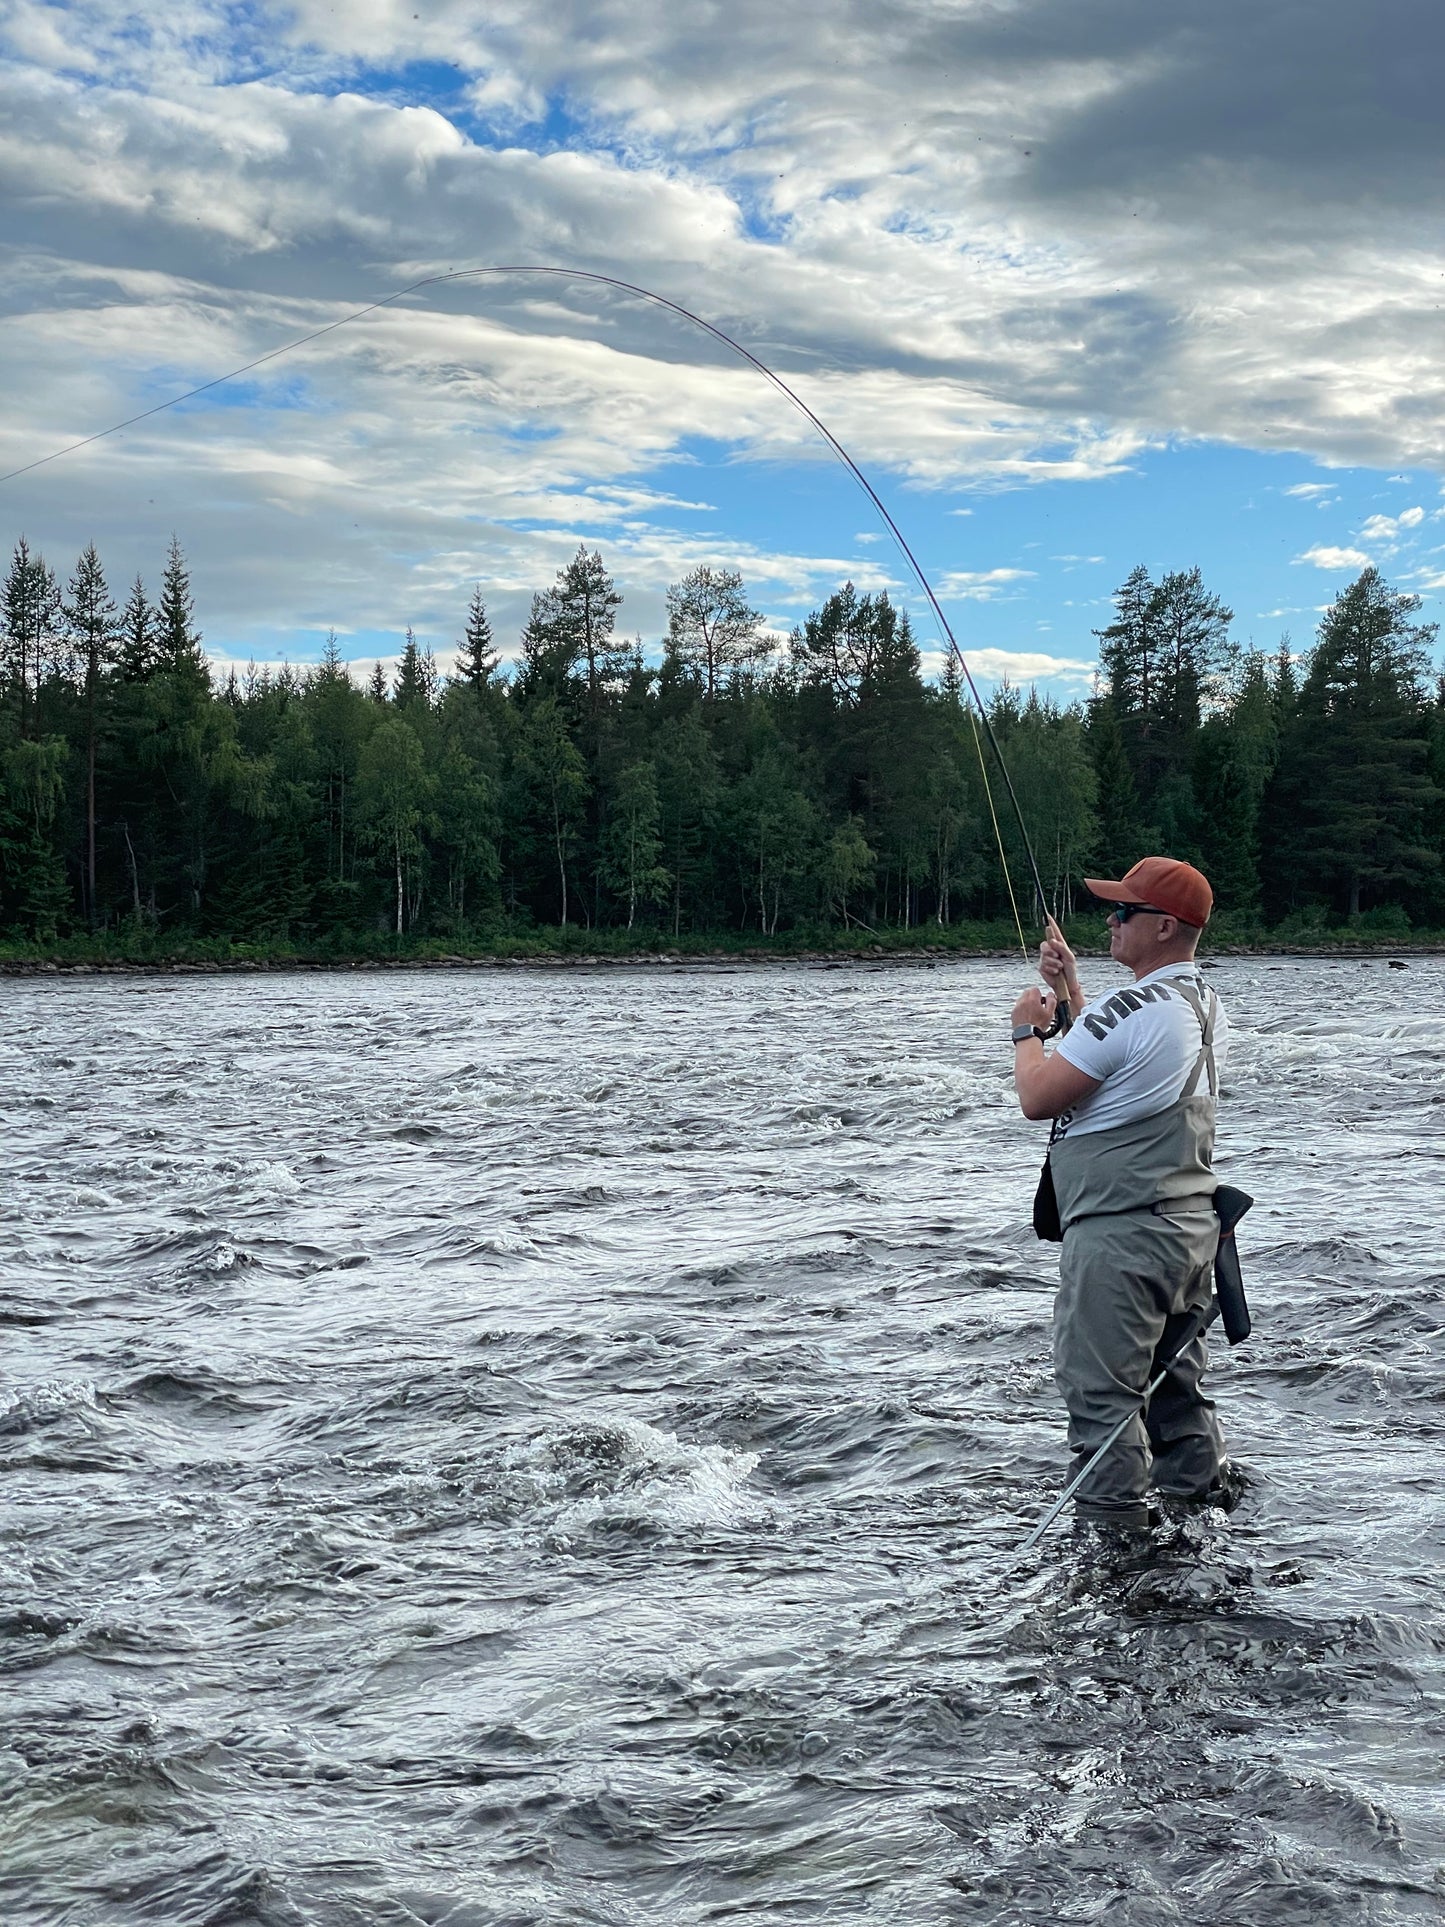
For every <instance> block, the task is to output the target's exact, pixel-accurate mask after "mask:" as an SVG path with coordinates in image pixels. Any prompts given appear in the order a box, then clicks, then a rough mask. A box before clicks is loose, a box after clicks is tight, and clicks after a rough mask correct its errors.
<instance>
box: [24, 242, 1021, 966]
mask: <svg viewBox="0 0 1445 1927" xmlns="http://www.w3.org/2000/svg"><path fill="white" fill-rule="evenodd" d="M502 274H506V275H553V276H559V277H561V278H563V279H567V280H573V281H588V282H592V283H593V284H594V285H596V286H599V287H604V288H616V289H617V290H619V292H621V293H623V294H630V295H635V296H636V297H637V298H638V299H639V300H642V301H651V302H653V303H654V304H655V305H656V306H657V307H659V308H666V309H668V310H669V311H670V312H671V313H672V314H675V315H679V316H681V318H682V319H683V320H684V321H690V322H691V323H692V324H693V326H694V327H697V328H701V329H702V330H703V332H704V333H705V334H709V335H711V336H712V338H713V339H714V341H720V342H721V343H722V344H723V346H724V347H725V348H730V349H731V350H732V352H733V353H734V354H736V355H740V356H741V357H742V359H743V360H744V361H746V362H747V363H749V365H750V366H752V367H753V368H756V369H757V371H758V373H759V374H760V375H763V376H765V377H766V378H767V380H768V381H770V382H771V383H772V385H773V386H774V388H776V389H777V390H778V392H779V393H780V394H782V395H784V396H785V397H786V398H787V400H788V401H790V402H791V403H792V404H793V406H794V407H795V408H796V409H797V410H798V411H799V412H800V413H801V414H803V415H805V416H806V417H807V419H808V421H809V422H811V423H812V425H813V427H814V428H815V429H816V430H817V431H818V433H819V434H820V435H821V436H822V437H823V440H824V441H825V442H826V443H827V444H828V446H829V448H830V449H831V450H832V451H833V453H834V455H835V456H836V457H837V458H838V460H839V461H840V462H841V463H842V464H843V466H844V467H845V468H846V469H847V470H848V473H849V474H850V475H851V476H852V477H853V480H854V481H855V482H856V483H857V484H858V486H859V488H861V489H862V491H863V493H864V494H865V495H866V496H867V497H868V500H869V501H870V502H871V503H872V505H873V507H874V509H875V511H876V512H877V514H878V515H879V517H880V518H881V519H882V521H883V524H884V527H885V528H886V529H887V530H888V533H889V534H890V535H891V536H892V538H893V541H894V542H895V544H896V545H897V548H898V551H899V553H900V555H901V556H902V557H903V560H904V561H905V563H906V564H907V566H908V568H909V570H910V572H911V574H912V575H913V578H914V580H915V581H916V582H917V584H918V586H919V588H920V589H921V590H922V591H923V594H924V596H925V598H926V599H927V601H928V605H929V607H930V608H931V609H932V611H933V614H934V618H935V620H936V621H937V623H938V626H939V628H940V630H941V631H942V633H943V635H944V637H945V638H946V640H947V643H948V647H949V651H950V653H951V654H952V656H953V658H954V660H955V661H956V662H957V664H958V666H959V669H960V671H961V672H962V674H963V678H964V680H965V682H966V683H967V684H968V690H969V694H970V695H971V696H972V698H973V702H974V707H975V709H976V711H977V715H978V720H979V721H980V722H982V724H983V728H984V734H985V735H986V736H987V738H988V743H989V747H990V749H992V751H993V753H994V759H995V761H996V762H997V764H998V769H999V774H1000V775H1001V776H1002V777H1003V781H1004V787H1005V789H1006V790H1007V791H1008V798H1009V802H1010V803H1011V804H1012V805H1013V813H1014V816H1015V818H1016V819H1017V822H1018V826H1019V835H1020V836H1021V837H1022V839H1023V846H1024V855H1025V857H1026V858H1027V861H1028V866H1029V874H1030V876H1031V878H1032V881H1033V886H1034V893H1035V895H1036V897H1037V898H1038V905H1039V914H1040V916H1041V917H1043V919H1044V920H1045V922H1046V923H1047V921H1048V919H1049V916H1050V909H1049V900H1048V898H1047V896H1046V895H1045V893H1044V885H1043V878H1042V876H1041V875H1040V873H1039V865H1038V859H1037V857H1036V856H1035V855H1034V846H1033V842H1032V840H1031V839H1030V836H1029V832H1028V825H1027V824H1026V823H1025V822H1024V814H1023V810H1022V809H1021V808H1020V807H1019V799H1018V795H1017V793H1016V791H1015V789H1014V786H1013V779H1012V777H1011V776H1010V775H1009V771H1008V764H1007V763H1006V762H1005V761H1004V758H1003V751H1002V750H1001V749H1000V748H999V743H998V738H997V736H996V735H995V734H994V728H993V724H992V723H991V722H990V720H989V715H988V711H987V709H986V708H985V707H984V702H983V698H982V696H981V695H980V694H979V691H978V685H977V683H975V681H974V679H973V672H972V670H971V669H970V668H969V666H968V661H967V659H966V658H965V656H964V653H963V651H962V650H961V649H960V648H959V646H958V641H957V639H956V637H955V636H954V633H953V630H952V628H951V627H950V626H949V621H948V618H947V616H945V615H944V613H943V610H942V608H941V606H940V604H939V601H938V597H937V596H936V595H935V594H934V592H933V585H932V584H931V583H930V582H929V580H928V577H927V576H926V575H925V574H924V573H923V570H922V568H921V567H920V565H919V562H918V559H917V557H916V556H915V555H914V553H913V551H912V549H911V548H910V547H909V546H908V543H907V541H906V540H905V539H904V535H903V531H902V530H901V529H900V528H899V526H898V524H897V523H896V522H895V521H894V519H893V517H892V516H891V515H890V514H889V512H888V509H887V506H886V505H885V503H884V501H883V498H882V497H881V496H880V495H879V493H878V491H877V490H876V489H875V488H874V486H873V484H872V483H871V482H870V481H869V480H868V477H867V476H866V475H865V474H864V473H863V471H862V469H861V468H859V466H858V464H857V463H856V462H855V461H854V459H853V457H852V456H851V455H850V454H849V453H848V451H847V449H846V448H844V446H843V444H842V443H841V442H840V441H839V440H838V437H837V436H836V435H835V434H834V433H833V431H832V430H831V429H830V428H829V427H828V425H827V424H826V423H825V422H824V421H822V420H820V418H819V417H818V416H817V415H815V414H814V412H813V410H812V409H811V408H810V407H809V406H808V404H807V403H806V402H805V401H804V400H803V398H802V396H801V395H799V394H798V393H797V392H796V391H795V390H794V389H792V388H790V387H789V385H788V383H787V382H785V381H784V380H783V378H782V376H781V375H779V374H777V373H775V371H774V370H773V369H771V368H770V367H769V366H768V364H767V363H766V362H765V361H764V360H762V358H761V357H760V356H758V355H755V354H754V353H753V352H752V350H751V349H750V348H745V347H744V346H743V344H742V343H741V342H740V341H735V340H734V339H733V337H732V336H731V335H730V334H728V333H726V331H725V330H724V329H722V328H719V327H718V326H717V325H716V324H715V323H713V322H711V321H708V320H706V319H705V318H704V317H703V316H702V315H700V314H695V313H694V312H693V310H692V309H691V308H685V307H684V306H683V305H682V303H681V302H680V301H672V300H670V299H669V298H668V297H667V296H666V295H664V294H657V293H655V292H654V291H653V290H652V289H651V288H643V287H639V286H638V285H637V284H636V282H633V281H623V280H620V279H619V278H618V277H617V276H616V275H611V274H599V273H597V272H595V270H593V269H590V268H555V267H513V266H506V265H499V266H489V267H480V268H456V269H453V270H451V271H450V272H449V273H446V274H428V275H423V276H422V278H421V279H420V280H419V281H411V282H408V284H407V285H406V286H405V287H404V288H397V289H396V290H395V291H394V292H393V293H391V294H388V295H383V296H382V298H381V299H380V300H378V301H370V302H368V303H367V304H366V306H365V307H362V308H356V309H354V310H353V311H352V312H351V313H350V314H345V315H341V316H340V317H339V318H338V319H337V320H335V321H329V322H327V324H326V326H325V327H324V328H314V329H312V331H311V332H310V333H309V334H305V335H299V336H298V337H297V338H296V339H295V340H294V341H288V342H285V343H283V344H282V345H281V346H280V347H279V348H272V349H270V350H268V352H267V353H266V354H264V355H257V356H256V357H255V359H254V360H252V361H248V362H244V363H243V364H242V365H241V366H240V367H239V368H232V369H230V370H229V371H228V372H227V373H226V374H224V375H216V376H214V377H213V378H212V379H211V380H210V381H203V382H201V383H200V385H199V386H198V387H195V388H188V389H187V390H186V392H185V393H184V394H182V395H174V396H172V397H171V399H170V400H169V401H163V402H157V403H156V404H155V406H154V407H153V408H144V409H142V410H141V412H140V413H139V414H137V415H128V416H127V417H126V419H125V420H124V421H119V422H115V423H113V424H112V425H111V426H110V427H109V428H102V429H99V430H98V431H97V432H96V433H95V434H93V435H84V436H82V437H81V438H80V440H79V441H75V442H70V443H68V444H67V445H66V446H65V447H64V448H57V449H55V450H54V451H53V452H52V453H51V454H49V455H42V456H40V457H38V458H37V459H36V460H35V461H33V462H26V463H25V464H24V465H23V466H22V467H20V468H13V469H11V470H10V471H9V472H8V473H7V474H4V475H0V484H3V483H5V482H13V481H15V480H17V479H18V478H19V477H20V476H22V475H31V474H33V473H34V472H35V470H36V469H38V468H45V467H46V466H47V465H48V464H49V463H51V462H58V461H59V460H60V459H61V457H62V456H65V455H73V454H75V453H76V452H77V451H78V450H80V449H82V448H90V447H91V446H93V444H94V443H96V442H102V441H105V440H106V439H107V438H108V437H109V436H111V435H118V434H120V433H121V431H122V430H123V429H127V428H134V427H135V426H136V424H137V423H138V422H143V421H149V420H150V419H151V418H152V417H153V416H155V415H163V414H164V413H165V412H166V411H167V410H168V409H171V408H176V407H179V405H180V404H181V403H182V402H186V401H194V400H195V398H196V397H197V396H198V395H206V394H209V393H210V392H211V390H212V389H215V388H220V387H222V386H223V385H224V384H225V383H226V382H228V381H235V380H237V379H238V378H239V377H240V376H242V375H249V374H251V373H252V372H253V371H254V370H255V369H257V368H264V367H265V366H266V365H267V363H268V362H272V361H279V360H280V359H281V357H282V356H283V355H289V354H293V353H295V351H296V350H297V349H298V348H306V347H309V346H310V344H311V343H312V342H314V341H320V340H322V339H323V338H324V337H325V336H326V335H330V334H335V333H336V331H337V329H338V328H347V327H350V326H351V324H352V323H353V322H355V321H363V320H365V319H366V317H367V316H368V315H373V314H376V313H378V312H379V311H380V310H381V309H383V308H389V307H392V306H393V305H394V304H395V303H396V302H398V301H402V300H405V298H406V297H407V295H409V294H416V293H418V292H420V290H421V289H423V288H435V287H441V286H442V285H443V284H445V283H446V282H450V281H472V280H479V279H480V278H481V277H482V276H483V275H502ZM975 741H977V725H975ZM979 762H980V765H982V762H983V754H982V751H980V752H979ZM984 789H985V793H986V794H988V801H989V812H990V814H991V815H993V817H994V828H995V831H996V832H997V830H998V818H997V815H996V813H995V812H994V808H993V797H992V793H991V792H990V791H989V784H988V771H987V769H985V770H984ZM999 858H1000V861H1001V862H1002V863H1003V868H1004V877H1005V879H1006V880H1009V871H1008V862H1007V859H1006V858H1005V856H1004V850H1003V838H1002V835H1001V834H1000V835H999ZM1009 900H1010V902H1011V903H1014V920H1015V922H1016V923H1018V926H1019V941H1020V944H1021V946H1022V947H1023V950H1024V953H1025V956H1027V954H1028V945H1027V942H1026V940H1025V938H1024V934H1023V923H1022V920H1021V919H1020V918H1019V915H1018V906H1017V903H1016V902H1014V894H1013V884H1012V881H1011V880H1009Z"/></svg>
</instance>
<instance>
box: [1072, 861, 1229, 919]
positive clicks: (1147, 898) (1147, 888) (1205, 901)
mask: <svg viewBox="0 0 1445 1927" xmlns="http://www.w3.org/2000/svg"><path fill="white" fill-rule="evenodd" d="M1084 888H1085V889H1086V890H1088V891H1090V892H1092V894H1093V895H1094V896H1096V897H1101V898H1102V899H1103V900H1104V902H1105V903H1147V904H1148V905H1149V906H1150V908H1151V909H1154V910H1167V911H1168V913H1169V915H1170V916H1171V917H1178V919H1179V921H1180V922H1181V923H1187V924H1189V925H1190V926H1191V928H1193V929H1196V930H1202V929H1203V928H1204V926H1205V924H1206V923H1208V921H1209V913H1210V911H1211V910H1212V909H1213V908H1214V892H1213V890H1211V889H1210V887H1209V879H1208V877H1207V876H1205V875H1203V874H1202V872H1200V871H1199V870H1196V869H1195V868H1194V866H1193V864H1192V863H1180V862H1178V861H1177V860H1176V859H1175V858H1174V857H1172V856H1146V857H1142V858H1141V859H1140V861H1139V862H1138V863H1136V864H1135V865H1134V867H1133V869H1132V870H1130V871H1128V872H1127V873H1126V874H1125V875H1124V876H1122V877H1121V878H1120V879H1119V881H1118V882H1117V883H1106V882H1104V881H1103V880H1102V878H1099V877H1085V878H1084Z"/></svg>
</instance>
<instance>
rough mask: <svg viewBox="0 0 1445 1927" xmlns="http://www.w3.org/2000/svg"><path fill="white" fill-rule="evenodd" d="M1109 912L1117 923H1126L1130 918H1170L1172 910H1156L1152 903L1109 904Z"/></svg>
mask: <svg viewBox="0 0 1445 1927" xmlns="http://www.w3.org/2000/svg"><path fill="white" fill-rule="evenodd" d="M1109 909H1110V912H1111V913H1112V915H1113V916H1114V918H1115V920H1116V921H1117V922H1119V923H1127V922H1128V921H1129V919H1130V917H1172V916H1173V914H1174V912H1173V911H1172V910H1156V909H1155V907H1154V905H1153V904H1152V903H1111V904H1110V905H1109Z"/></svg>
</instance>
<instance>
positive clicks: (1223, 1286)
mask: <svg viewBox="0 0 1445 1927" xmlns="http://www.w3.org/2000/svg"><path fill="white" fill-rule="evenodd" d="M1253 1203H1254V1199H1253V1198H1252V1197H1250V1195H1249V1193H1248V1192H1247V1191H1239V1190H1236V1189H1235V1187H1234V1186H1233V1185H1232V1184H1221V1185H1220V1186H1219V1188H1218V1190H1217V1191H1216V1192H1215V1194H1214V1210H1215V1213H1216V1215H1217V1217H1218V1219H1219V1250H1218V1251H1217V1253H1216V1254H1215V1259H1214V1288H1215V1291H1216V1293H1217V1294H1218V1295H1217V1296H1216V1297H1214V1298H1211V1299H1210V1301H1209V1303H1208V1304H1207V1305H1206V1306H1205V1307H1204V1309H1203V1310H1202V1311H1198V1312H1196V1313H1195V1314H1194V1316H1193V1318H1191V1319H1190V1321H1189V1325H1188V1328H1187V1330H1186V1331H1185V1334H1184V1336H1183V1338H1182V1339H1181V1340H1180V1341H1179V1343H1178V1344H1177V1345H1176V1346H1175V1347H1174V1350H1173V1351H1172V1352H1171V1353H1170V1355H1169V1357H1168V1358H1167V1359H1166V1360H1165V1361H1164V1363H1163V1365H1162V1366H1161V1367H1160V1369H1159V1371H1158V1373H1157V1375H1156V1376H1155V1377H1154V1378H1152V1379H1151V1380H1150V1381H1149V1383H1148V1384H1147V1385H1146V1386H1145V1387H1144V1394H1143V1399H1142V1401H1141V1404H1140V1412H1142V1411H1146V1410H1147V1409H1148V1405H1149V1401H1150V1399H1151V1398H1153V1396H1154V1394H1155V1393H1156V1392H1157V1391H1158V1390H1159V1387H1160V1386H1161V1385H1162V1384H1163V1383H1164V1381H1165V1379H1166V1378H1168V1376H1169V1374H1170V1372H1171V1371H1173V1369H1174V1367H1175V1366H1176V1365H1177V1364H1178V1363H1179V1361H1180V1359H1181V1358H1182V1357H1183V1356H1184V1354H1185V1353H1186V1352H1187V1351H1188V1350H1189V1347H1190V1346H1191V1345H1192V1344H1193V1343H1194V1341H1195V1339H1196V1338H1200V1337H1202V1336H1203V1334H1204V1333H1205V1332H1207V1331H1208V1329H1209V1327H1210V1326H1211V1325H1212V1324H1213V1323H1214V1321H1215V1319H1216V1318H1223V1320H1224V1335H1225V1337H1226V1338H1228V1340H1229V1342H1230V1344H1231V1345H1239V1344H1242V1343H1243V1341H1244V1340H1245V1339H1246V1338H1248V1336H1249V1333H1250V1317H1249V1306H1248V1304H1247V1303H1246V1302H1245V1297H1244V1279H1243V1277H1242V1276H1241V1274H1240V1269H1239V1252H1238V1249H1237V1248H1236V1246H1235V1242H1234V1232H1235V1227H1236V1226H1237V1225H1238V1223H1239V1221H1240V1219H1241V1218H1242V1217H1243V1216H1244V1214H1245V1212H1246V1211H1248V1209H1249V1207H1250V1206H1251V1205H1252V1204H1253ZM1139 1415H1140V1414H1139V1412H1126V1413H1125V1414H1124V1416H1123V1418H1121V1419H1120V1420H1119V1423H1118V1424H1117V1425H1116V1426H1115V1427H1114V1429H1113V1431H1112V1432H1111V1433H1110V1434H1109V1436H1108V1438H1106V1439H1105V1440H1104V1443H1103V1444H1102V1445H1101V1446H1100V1447H1099V1449H1098V1450H1097V1451H1096V1452H1093V1453H1091V1454H1090V1457H1089V1461H1088V1463H1087V1464H1086V1465H1085V1467H1084V1469H1083V1470H1082V1472H1077V1473H1075V1475H1074V1477H1073V1478H1072V1479H1071V1480H1070V1481H1069V1483H1068V1484H1067V1485H1066V1486H1065V1487H1064V1490H1063V1492H1062V1493H1061V1494H1060V1495H1059V1497H1058V1498H1057V1499H1056V1500H1055V1501H1054V1503H1053V1504H1052V1505H1051V1506H1050V1507H1049V1509H1048V1511H1047V1512H1046V1513H1045V1514H1044V1516H1043V1518H1042V1519H1040V1520H1039V1522H1038V1524H1037V1525H1036V1526H1035V1527H1034V1529H1033V1531H1032V1532H1031V1533H1030V1534H1029V1536H1028V1538H1027V1539H1025V1540H1024V1542H1023V1544H1022V1545H1021V1546H1020V1547H1019V1551H1020V1552H1032V1551H1033V1549H1034V1547H1035V1546H1036V1545H1037V1544H1038V1542H1039V1540H1040V1539H1042V1538H1043V1536H1044V1534H1045V1533H1046V1532H1047V1531H1048V1529H1049V1527H1050V1526H1051V1525H1052V1524H1053V1523H1054V1520H1055V1519H1057V1518H1058V1516H1059V1514H1060V1513H1061V1512H1062V1511H1063V1509H1064V1507H1065V1506H1066V1505H1067V1504H1068V1503H1069V1501H1070V1499H1072V1498H1073V1496H1074V1494H1075V1493H1076V1492H1077V1491H1078V1489H1079V1487H1080V1486H1081V1485H1082V1484H1083V1483H1084V1481H1085V1479H1087V1478H1088V1476H1089V1474H1090V1473H1091V1472H1092V1471H1093V1469H1094V1467H1095V1466H1096V1465H1097V1464H1098V1463H1099V1461H1100V1460H1101V1459H1102V1458H1103V1457H1104V1455H1105V1453H1106V1452H1108V1451H1109V1449H1110V1447H1111V1446H1113V1445H1114V1444H1115V1443H1116V1442H1117V1440H1118V1439H1119V1438H1120V1436H1121V1435H1122V1434H1123V1433H1124V1431H1125V1430H1126V1429H1127V1428H1128V1427H1129V1426H1130V1425H1132V1424H1133V1423H1134V1420H1135V1419H1136V1418H1138V1417H1139Z"/></svg>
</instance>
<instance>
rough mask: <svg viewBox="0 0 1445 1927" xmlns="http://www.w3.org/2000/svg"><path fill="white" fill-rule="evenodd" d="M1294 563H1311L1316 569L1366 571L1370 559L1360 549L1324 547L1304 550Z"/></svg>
mask: <svg viewBox="0 0 1445 1927" xmlns="http://www.w3.org/2000/svg"><path fill="white" fill-rule="evenodd" d="M1294 559H1295V561H1296V562H1312V563H1313V564H1314V566H1315V567H1316V568H1317V569H1367V568H1369V566H1370V558H1369V556H1367V555H1366V554H1365V553H1364V552H1363V550H1361V549H1335V548H1330V547H1328V546H1326V545H1323V544H1322V545H1321V546H1320V547H1318V548H1313V549H1306V550H1305V552H1304V554H1303V555H1297V556H1296V557H1295V558H1294Z"/></svg>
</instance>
